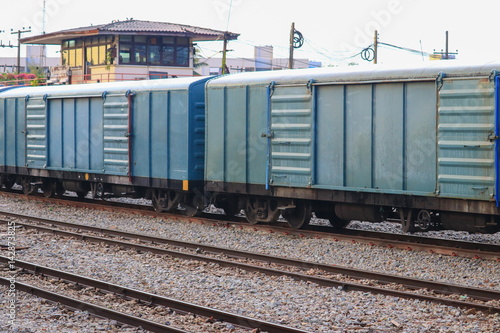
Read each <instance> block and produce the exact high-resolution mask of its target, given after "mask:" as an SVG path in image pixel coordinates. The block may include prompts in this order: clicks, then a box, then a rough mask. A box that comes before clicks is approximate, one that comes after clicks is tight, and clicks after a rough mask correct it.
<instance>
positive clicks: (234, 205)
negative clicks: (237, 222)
mask: <svg viewBox="0 0 500 333" xmlns="http://www.w3.org/2000/svg"><path fill="white" fill-rule="evenodd" d="M217 207H219V208H222V209H224V213H225V214H226V215H228V216H234V215H236V214H238V213H239V212H240V211H241V208H240V204H239V202H238V199H233V198H224V199H223V200H221V202H219V203H218V204H217Z"/></svg>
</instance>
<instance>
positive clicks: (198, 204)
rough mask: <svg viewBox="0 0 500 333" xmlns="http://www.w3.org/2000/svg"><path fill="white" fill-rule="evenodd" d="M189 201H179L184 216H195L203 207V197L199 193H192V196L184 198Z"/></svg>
mask: <svg viewBox="0 0 500 333" xmlns="http://www.w3.org/2000/svg"><path fill="white" fill-rule="evenodd" d="M186 199H187V201H188V202H189V203H181V207H182V208H184V214H185V215H186V216H196V215H199V214H200V213H201V211H202V210H203V209H204V208H205V204H204V202H203V197H202V196H201V195H196V194H195V195H193V196H192V198H189V197H188V198H186Z"/></svg>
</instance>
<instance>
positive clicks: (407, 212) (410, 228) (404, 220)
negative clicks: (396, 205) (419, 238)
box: [399, 208, 416, 233]
mask: <svg viewBox="0 0 500 333" xmlns="http://www.w3.org/2000/svg"><path fill="white" fill-rule="evenodd" d="M399 217H400V219H401V229H402V230H403V232H410V233H412V232H415V230H416V228H415V223H413V209H402V208H400V209H399Z"/></svg>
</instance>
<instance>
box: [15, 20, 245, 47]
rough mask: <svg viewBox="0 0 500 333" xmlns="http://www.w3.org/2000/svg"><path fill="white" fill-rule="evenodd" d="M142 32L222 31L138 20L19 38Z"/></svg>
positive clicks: (197, 34)
mask: <svg viewBox="0 0 500 333" xmlns="http://www.w3.org/2000/svg"><path fill="white" fill-rule="evenodd" d="M125 33H126V34H130V35H133V34H136V33H139V34H144V33H151V34H154V35H163V36H183V37H190V38H192V39H193V40H195V41H200V40H217V39H222V36H223V35H224V31H220V30H213V29H207V28H200V27H194V26H190V25H185V24H176V23H168V22H151V21H140V20H127V21H114V22H111V23H108V24H101V25H92V26H88V27H81V28H74V29H67V30H61V31H56V32H52V33H48V34H44V35H38V36H33V37H26V38H23V39H21V43H24V44H61V42H62V40H63V39H69V38H72V37H81V36H93V35H99V34H101V35H102V34H125ZM227 34H228V36H227V37H228V39H236V38H238V36H239V34H236V33H232V32H228V33H227Z"/></svg>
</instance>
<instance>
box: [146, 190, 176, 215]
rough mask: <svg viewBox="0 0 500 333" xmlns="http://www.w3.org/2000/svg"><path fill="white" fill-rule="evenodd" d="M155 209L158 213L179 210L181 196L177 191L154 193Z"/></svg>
mask: <svg viewBox="0 0 500 333" xmlns="http://www.w3.org/2000/svg"><path fill="white" fill-rule="evenodd" d="M151 199H152V201H153V208H154V210H155V211H157V212H158V213H162V212H167V211H169V210H173V209H175V208H177V205H178V204H179V195H178V194H177V193H176V192H175V191H160V190H156V191H153V197H152V198H151Z"/></svg>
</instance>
